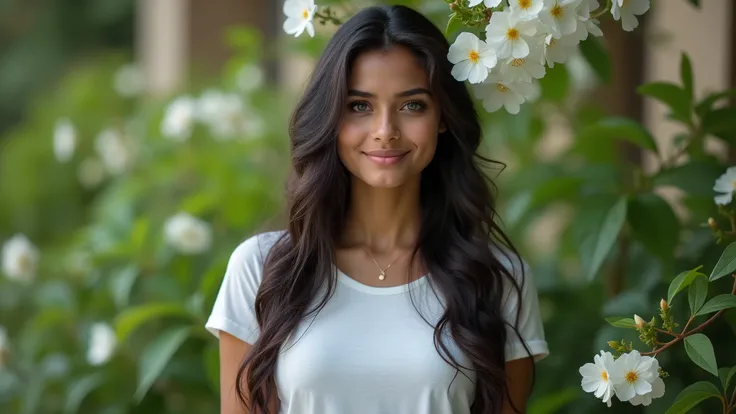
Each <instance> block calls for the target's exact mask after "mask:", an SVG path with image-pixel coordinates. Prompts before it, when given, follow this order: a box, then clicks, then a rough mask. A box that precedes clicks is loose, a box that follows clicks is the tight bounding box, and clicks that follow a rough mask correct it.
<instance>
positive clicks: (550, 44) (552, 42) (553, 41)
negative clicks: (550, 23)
mask: <svg viewBox="0 0 736 414" xmlns="http://www.w3.org/2000/svg"><path fill="white" fill-rule="evenodd" d="M555 43H557V39H555V38H554V37H553V38H552V39H550V41H549V47H552V46H554V45H555Z"/></svg>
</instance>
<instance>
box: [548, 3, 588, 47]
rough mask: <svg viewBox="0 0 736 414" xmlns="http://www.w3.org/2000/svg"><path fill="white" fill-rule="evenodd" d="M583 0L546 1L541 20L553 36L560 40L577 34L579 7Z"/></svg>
mask: <svg viewBox="0 0 736 414" xmlns="http://www.w3.org/2000/svg"><path fill="white" fill-rule="evenodd" d="M580 1H581V0H544V8H543V9H542V11H541V12H539V20H540V21H541V22H542V25H544V27H545V28H546V29H547V30H548V31H549V33H550V34H552V36H553V37H556V38H560V37H562V36H565V35H569V34H572V33H575V30H576V29H577V27H578V26H577V24H578V18H579V17H578V10H577V7H578V5H579V4H580Z"/></svg>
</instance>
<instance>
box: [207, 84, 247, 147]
mask: <svg viewBox="0 0 736 414" xmlns="http://www.w3.org/2000/svg"><path fill="white" fill-rule="evenodd" d="M197 108H198V109H197V118H198V119H200V120H201V121H202V122H203V123H205V124H206V125H208V126H209V128H210V132H211V133H212V135H213V136H214V137H215V138H217V139H221V140H224V139H230V138H233V137H235V136H237V135H241V134H243V133H244V131H247V130H248V129H249V124H250V123H251V120H250V118H249V117H248V112H249V109H248V108H247V105H246V102H245V101H244V100H243V98H241V97H240V96H239V95H238V94H234V93H223V92H220V91H217V90H208V91H205V92H204V93H203V94H202V96H201V97H200V98H199V101H198V102H197ZM251 118H252V117H251Z"/></svg>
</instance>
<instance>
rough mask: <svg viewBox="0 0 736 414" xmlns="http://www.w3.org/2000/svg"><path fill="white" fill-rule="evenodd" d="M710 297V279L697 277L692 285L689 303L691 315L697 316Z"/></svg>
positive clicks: (688, 296) (688, 297)
mask: <svg viewBox="0 0 736 414" xmlns="http://www.w3.org/2000/svg"><path fill="white" fill-rule="evenodd" d="M706 296H708V279H706V278H704V277H696V278H695V280H694V281H693V283H692V284H691V285H690V288H689V290H688V294H687V302H688V304H689V305H690V314H691V315H695V314H697V313H698V311H699V310H700V309H701V308H702V307H703V303H705V297H706Z"/></svg>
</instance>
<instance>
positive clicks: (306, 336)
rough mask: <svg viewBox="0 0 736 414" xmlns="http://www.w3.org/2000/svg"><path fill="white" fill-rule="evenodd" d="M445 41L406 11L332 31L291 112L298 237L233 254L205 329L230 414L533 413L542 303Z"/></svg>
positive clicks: (367, 14) (265, 236) (371, 16)
mask: <svg viewBox="0 0 736 414" xmlns="http://www.w3.org/2000/svg"><path fill="white" fill-rule="evenodd" d="M448 48H449V45H448V43H447V41H446V39H445V38H444V36H443V34H442V32H441V31H439V30H438V29H437V28H436V27H435V26H434V25H433V24H432V23H431V22H430V21H429V20H427V19H426V18H425V17H423V16H422V15H421V14H419V13H418V12H416V11H414V10H411V9H409V8H406V7H399V6H394V7H373V8H368V9H364V10H362V11H361V12H360V13H358V14H357V15H355V16H354V17H353V18H351V19H350V20H348V21H347V22H346V23H344V24H343V25H342V26H341V27H340V28H339V30H338V31H337V33H336V34H335V35H334V37H333V38H332V40H331V41H330V43H329V45H328V46H327V48H326V50H325V52H324V54H323V55H322V57H321V58H320V59H319V62H318V63H317V65H316V68H315V70H314V73H313V75H312V78H311V81H310V83H309V85H308V87H307V89H306V91H305V94H304V97H303V98H302V99H301V101H300V102H299V104H298V105H297V107H296V109H295V112H294V114H293V119H292V122H291V128H290V135H291V142H292V164H293V165H292V167H293V179H292V180H291V181H290V185H289V188H288V213H289V219H290V220H289V227H288V230H286V231H282V232H271V233H262V234H259V235H256V236H253V237H251V238H250V239H248V240H246V241H245V242H243V243H242V244H241V245H240V246H239V247H237V248H236V249H235V251H234V253H233V254H232V257H231V259H230V263H229V265H228V269H227V272H226V274H225V279H224V281H223V284H222V287H221V290H220V293H219V295H218V298H217V301H216V303H215V305H214V309H213V311H212V315H211V317H210V319H209V321H208V322H207V328H208V329H209V330H210V331H211V332H213V333H214V334H216V335H218V336H219V338H220V361H221V362H220V366H221V373H220V375H221V385H222V391H221V400H222V412H223V413H227V414H235V413H272V414H275V413H282V414H353V413H357V414H361V413H365V414H450V413H452V414H469V413H483V414H496V413H504V414H505V413H514V412H520V413H522V412H524V411H525V405H526V399H527V396H528V394H529V392H530V389H531V383H532V378H533V367H534V360H535V359H539V358H541V357H543V356H545V355H547V353H548V350H547V343H546V342H545V339H544V332H543V328H542V323H541V319H540V316H539V310H538V309H539V307H538V299H537V296H536V290H535V288H534V285H533V284H532V279H531V278H530V277H529V275H528V274H526V275H525V272H524V269H523V266H522V261H521V260H519V258H518V257H517V254H516V253H515V251H514V250H513V248H512V247H511V246H510V243H509V241H508V239H507V238H506V236H505V235H504V234H503V232H502V231H501V230H500V228H499V226H498V225H497V223H496V218H497V217H496V212H495V210H494V198H493V195H492V192H491V190H490V188H489V187H490V183H489V181H488V180H487V179H486V177H485V175H484V174H483V169H482V168H483V163H484V162H486V161H487V160H484V159H482V158H481V157H479V156H478V155H477V154H476V150H477V149H478V146H479V144H480V142H481V128H480V125H479V122H478V119H477V114H476V112H475V111H474V106H473V101H472V100H471V98H470V96H469V94H468V92H467V89H466V88H465V86H464V85H463V84H462V83H460V82H457V81H456V80H455V79H454V78H453V77H452V76H451V69H452V68H451V65H450V64H449V62H448V61H447V53H448Z"/></svg>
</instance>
